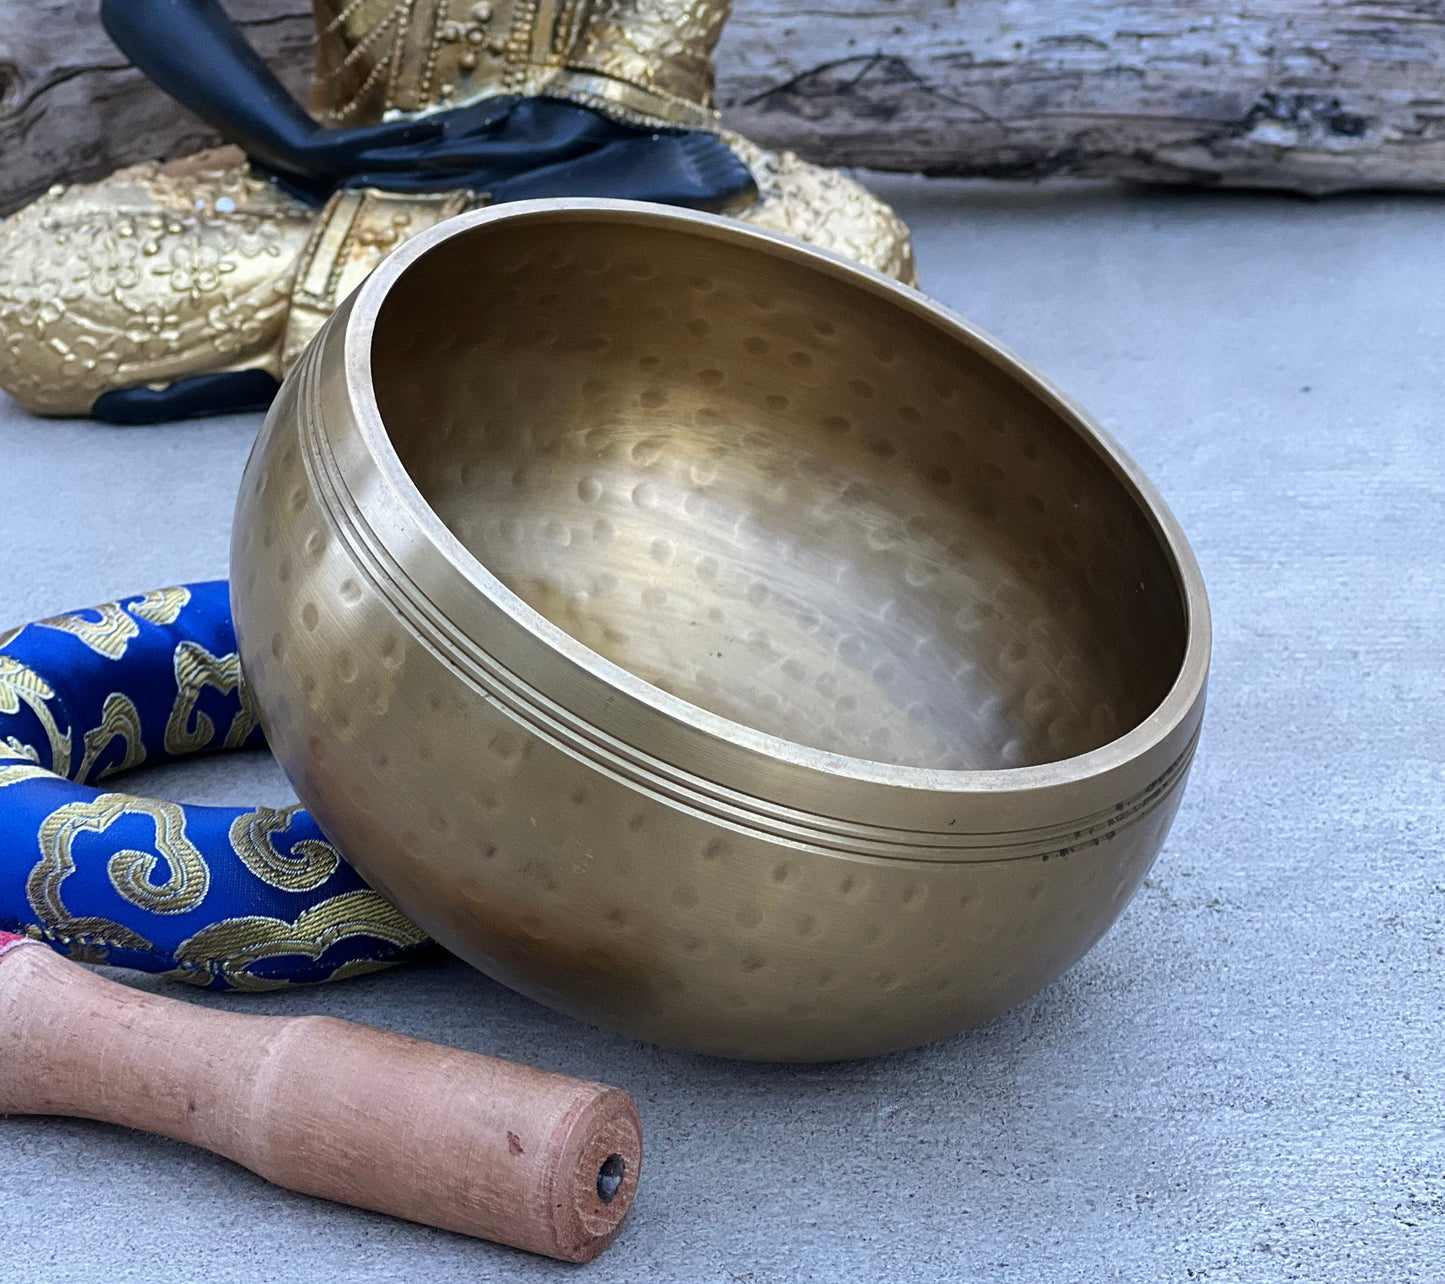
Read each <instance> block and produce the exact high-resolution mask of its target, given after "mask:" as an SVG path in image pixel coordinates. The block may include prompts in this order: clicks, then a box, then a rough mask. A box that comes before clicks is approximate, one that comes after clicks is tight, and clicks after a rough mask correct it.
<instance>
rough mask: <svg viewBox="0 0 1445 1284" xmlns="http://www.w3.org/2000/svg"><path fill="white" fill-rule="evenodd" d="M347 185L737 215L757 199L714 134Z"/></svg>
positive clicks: (641, 136) (630, 139)
mask: <svg viewBox="0 0 1445 1284" xmlns="http://www.w3.org/2000/svg"><path fill="white" fill-rule="evenodd" d="M348 186H356V187H380V188H385V189H387V190H390V191H396V192H440V191H457V190H468V191H474V192H485V193H487V194H488V195H490V196H491V198H492V199H493V200H494V201H496V202H502V201H518V200H530V199H535V198H540V197H566V196H589V197H602V198H612V199H617V200H633V201H655V202H658V203H660V204H665V205H681V206H685V207H687V208H690V209H701V210H734V209H737V208H738V207H739V206H743V205H746V204H748V203H749V202H751V201H752V200H753V199H754V198H755V197H756V195H757V189H756V187H755V185H754V183H753V176H752V173H751V172H750V171H749V169H748V167H747V166H746V165H744V164H743V162H742V161H741V160H739V159H738V158H737V156H736V155H734V153H733V152H732V150H731V149H730V148H729V147H728V146H727V144H726V143H724V142H723V141H722V140H721V139H720V138H718V137H717V136H716V135H714V134H706V133H701V132H670V133H658V134H649V133H644V132H642V131H640V130H632V131H629V133H628V134H627V135H625V136H623V137H619V138H616V139H614V140H613V141H611V142H605V143H603V144H601V145H600V146H592V147H590V148H588V149H586V150H583V151H582V152H581V153H580V154H573V155H567V156H565V158H563V159H557V160H553V161H552V162H551V163H548V164H542V165H538V166H535V167H532V166H519V165H517V164H516V163H514V162H512V161H510V160H509V162H508V163H506V164H503V163H499V162H493V163H491V164H488V165H483V166H481V167H479V168H477V169H471V170H443V169H419V170H417V171H416V172H414V173H410V174H407V173H392V174H362V175H359V176H357V177H356V178H355V179H353V180H351V182H350V183H349V184H348Z"/></svg>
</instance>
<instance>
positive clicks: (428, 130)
mask: <svg viewBox="0 0 1445 1284" xmlns="http://www.w3.org/2000/svg"><path fill="white" fill-rule="evenodd" d="M443 134H444V127H443V124H442V122H441V121H440V120H438V119H427V118H423V119H421V120H399V121H393V122H391V123H389V124H385V125H367V126H363V127H362V128H359V129H324V128H322V127H321V126H317V127H316V128H315V129H313V130H311V131H309V132H307V133H306V134H304V135H302V136H300V137H298V138H296V139H294V140H288V144H287V146H286V147H285V149H284V151H283V152H282V153H281V154H279V155H272V156H267V157H264V158H262V159H264V161H265V162H266V163H267V164H268V165H270V167H271V168H273V169H279V170H284V171H286V172H288V173H292V174H296V175H299V176H301V177H304V178H310V179H316V180H320V181H325V180H331V181H333V182H340V181H341V180H342V179H345V178H349V177H350V176H351V175H353V174H357V173H360V172H362V171H363V170H369V171H372V172H376V173H387V172H398V171H403V172H404V171H408V170H414V169H415V168H416V167H417V162H418V157H419V156H420V155H421V154H422V152H421V149H422V148H424V147H425V146H426V145H427V144H429V143H432V142H436V141H440V140H441V139H442V137H443Z"/></svg>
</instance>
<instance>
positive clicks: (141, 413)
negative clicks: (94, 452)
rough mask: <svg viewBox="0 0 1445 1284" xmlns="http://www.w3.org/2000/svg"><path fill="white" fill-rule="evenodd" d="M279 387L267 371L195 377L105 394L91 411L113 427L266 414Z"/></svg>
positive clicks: (244, 371) (118, 389)
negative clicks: (256, 413)
mask: <svg viewBox="0 0 1445 1284" xmlns="http://www.w3.org/2000/svg"><path fill="white" fill-rule="evenodd" d="M280 386H281V385H280V384H279V383H277V382H276V379H275V376H274V375H270V374H268V373H267V372H266V371H264V370H237V371H232V372H229V373H227V374H203V375H193V376H192V377H191V378H189V379H177V380H176V381H175V382H174V383H168V384H166V385H164V386H163V387H152V386H150V385H142V386H140V387H138V388H117V389H115V390H114V391H113V392H106V393H102V394H101V395H100V396H99V397H98V398H97V399H96V402H95V405H93V406H92V407H91V408H90V413H91V415H92V417H94V418H96V419H102V420H104V421H105V422H106V423H112V424H161V423H169V422H171V421H173V420H176V419H204V418H206V417H207V416H209V415H230V414H238V413H240V412H241V411H245V410H265V409H266V407H267V406H269V405H270V404H271V402H272V400H273V399H274V398H275V396H276V392H277V390H278V389H279V388H280Z"/></svg>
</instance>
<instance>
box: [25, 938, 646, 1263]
mask: <svg viewBox="0 0 1445 1284" xmlns="http://www.w3.org/2000/svg"><path fill="white" fill-rule="evenodd" d="M0 1040H3V1046H4V1047H5V1049H6V1052H5V1055H4V1056H3V1057H0V1113H5V1114H39V1115H75V1116H79V1117H82V1118H87V1119H99V1120H104V1121H106V1122H109V1123H116V1124H123V1125H125V1126H126V1127H130V1128H141V1129H144V1130H145V1131H147V1132H155V1133H161V1134H162V1135H164V1136H167V1137H174V1138H176V1139H177V1140H179V1141H185V1142H189V1143H191V1144H192V1145H196V1146H202V1147H204V1148H205V1149H207V1150H211V1151H215V1152H216V1153H217V1154H220V1155H224V1156H226V1157H227V1158H229V1159H232V1160H235V1161H236V1162H237V1163H239V1164H242V1165H244V1166H245V1167H247V1168H249V1169H250V1170H251V1171H252V1172H254V1173H257V1174H259V1175H260V1176H262V1177H264V1178H266V1180H268V1181H272V1182H275V1183H276V1184H277V1185H279V1186H285V1187H287V1188H288V1189H290V1190H296V1191H301V1192H303V1193H305V1194H308V1195H319V1196H321V1197H323V1198H326V1199H334V1200H338V1201H340V1202H341V1203H345V1204H353V1205H355V1206H356V1207H358V1208H369V1209H373V1210H375V1211H376V1212H382V1213H390V1214H392V1215H393V1216H396V1217H405V1218H409V1219H410V1220H412V1221H417V1222H425V1223H427V1224H429V1225H432V1226H440V1227H443V1228H444V1229H446V1230H452V1231H459V1232H461V1233H462V1234H464V1235H475V1236H478V1237H480V1238H483V1239H489V1240H495V1241H497V1242H498V1243H502V1244H510V1245H512V1246H513V1247H516V1248H522V1249H526V1250H528V1251H530V1252H533V1253H543V1254H546V1255H547V1256H549V1257H556V1258H560V1259H562V1260H564V1261H570V1262H585V1261H590V1260H591V1259H592V1258H594V1257H596V1256H597V1254H598V1253H600V1252H601V1251H602V1250H603V1249H605V1248H606V1247H607V1246H608V1245H609V1244H610V1243H611V1242H612V1240H613V1239H614V1237H615V1236H616V1234H617V1231H618V1228H619V1227H620V1226H621V1223H622V1220H623V1218H624V1217H626V1215H627V1211H628V1208H629V1207H630V1206H631V1203H632V1199H633V1195H634V1194H635V1193H636V1190H637V1178H638V1173H639V1170H640V1167H641V1162H642V1130H641V1124H640V1122H639V1120H638V1116H637V1107H636V1105H635V1104H634V1103H633V1100H632V1098H631V1097H630V1096H628V1094H627V1093H625V1092H623V1091H621V1090H620V1089H618V1088H609V1087H606V1086H605V1085H603V1084H597V1083H587V1082H584V1081H583V1080H580V1079H572V1078H569V1077H567V1076H565V1075H559V1074H550V1073H547V1072H546V1071H542V1070H534V1069H531V1068H530V1067H527V1066H520V1065H515V1064H513V1063H511V1062H508V1061H499V1060H497V1059H495V1058H492V1057H484V1056H479V1055H477V1054H475V1053H471V1052H462V1051H458V1050H456V1049H453V1048H445V1047H441V1046H439V1045H437V1044H432V1043H425V1042H423V1041H421V1040H419V1039H409V1038H404V1037H402V1036H400V1035H395V1034H388V1033H385V1032H384V1031H381V1030H373V1029H370V1028H369V1027H367V1026H361V1025H354V1024H352V1023H351V1022H348V1021H337V1020H333V1019H331V1018H329V1017H264V1016H242V1015H237V1014H234V1013H229V1012H217V1011H214V1010H210V1009H206V1008H200V1007H196V1006H193V1005H192V1004H189V1003H182V1002H179V1001H177V1000H174V999H164V998H159V997H156V996H154V995H150V994H145V993H142V992H140V991H137V990H131V989H129V988H127V987H125V986H123V985H118V984H116V983H115V982H113V981H108V980H106V979H105V978H103V977H101V976H98V975H96V974H95V973H92V972H89V971H87V970H86V969H85V968H82V967H80V966H79V965H77V964H75V963H71V962H69V961H67V960H66V959H63V958H61V957H60V956H59V955H57V954H54V953H52V952H51V951H50V950H49V949H47V948H45V947H44V946H43V945H40V944H38V943H36V942H33V941H29V940H27V939H26V938H24V937H19V936H12V935H9V934H8V933H3V932H0Z"/></svg>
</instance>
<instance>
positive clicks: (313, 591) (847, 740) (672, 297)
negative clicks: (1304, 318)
mask: <svg viewBox="0 0 1445 1284" xmlns="http://www.w3.org/2000/svg"><path fill="white" fill-rule="evenodd" d="M234 541H235V542H234V546H233V593H234V595H235V603H234V605H235V611H236V619H237V624H238V630H239V635H240V645H241V653H242V657H243V662H244V665H245V671H246V675H247V678H248V681H249V683H250V686H251V689H252V691H253V693H254V695H255V697H256V699H257V701H258V703H259V704H260V707H261V709H262V712H263V717H264V721H265V724H266V729H267V733H268V736H269V737H270V740H271V743H272V745H273V747H274V748H275V749H276V752H277V754H278V756H279V758H280V759H281V761H282V763H283V765H284V766H285V767H286V769H287V771H288V773H289V774H290V775H291V778H292V781H293V783H294V784H295V786H296V789H297V792H298V794H299V795H300V796H301V798H302V800H303V801H304V802H305V803H306V805H307V806H308V807H309V808H310V809H311V810H312V812H313V814H315V815H316V816H317V817H318V819H320V821H321V823H322V825H323V826H324V827H325V829H326V831H327V833H328V835H329V836H331V837H332V839H333V840H334V841H336V842H337V843H338V844H339V845H340V846H341V848H342V850H343V851H344V852H345V853H346V855H347V857H348V858H349V859H351V860H352V861H354V862H355V863H356V864H357V866H358V867H359V868H360V869H361V870H362V871H363V873H364V874H365V875H366V876H367V877H368V878H369V879H370V880H371V881H372V882H373V883H374V884H375V885H376V886H377V887H378V888H379V889H380V890H381V891H383V892H384V893H385V894H386V895H388V896H389V897H390V898H391V899H393V900H394V901H395V902H396V903H397V904H398V905H399V906H400V907H401V908H403V909H404V910H405V911H406V912H407V913H408V914H410V915H412V916H413V917H414V918H415V919H416V920H417V921H418V922H419V923H420V924H421V925H422V926H424V927H425V928H426V929H427V930H428V931H429V932H431V933H432V934H433V935H434V936H436V937H437V939H439V940H440V941H441V942H442V943H443V944H445V945H447V946H448V947H449V948H451V949H453V950H454V951H456V952H457V953H459V954H461V955H462V956H463V957H465V958H468V959H469V960H470V961H472V962H473V963H474V964H476V965H477V966H478V967H480V968H482V969H483V970H484V971H486V972H488V973H490V974H491V975H493V976H496V977H497V978H498V979H500V980H502V981H504V982H506V983H507V984H510V985H513V986H514V987H516V988H518V989H520V990H522V991H523V992H524V993H527V994H530V995H532V996H534V997H536V998H539V999H541V1000H542V1001H544V1002H548V1003H550V1004H552V1005H554V1006H556V1007H559V1008H561V1009H563V1010H565V1011H568V1012H571V1013H574V1014H576V1015H578V1016H581V1017H583V1018H585V1019H588V1020H592V1021H596V1022H599V1023H601V1024H605V1025H608V1026H610V1027H613V1028H616V1029H621V1030H625V1031H627V1032H630V1033H633V1034H635V1035H638V1036H639V1037H643V1038H648V1039H653V1040H657V1041H660V1042H663V1043H667V1044H672V1045H678V1046H684V1047H689V1048H695V1049H699V1050H703V1051H708V1052H714V1053H720V1054H724V1055H733V1056H747V1057H758V1058H767V1059H826V1058H834V1057H845V1056H857V1055H865V1054H869V1053H874V1052H880V1051H885V1050H888V1049H893V1048H899V1047H904V1046H909V1045H912V1044H917V1043H920V1042H924V1041H927V1040H930V1039H934V1038H939V1037H943V1036H945V1035H947V1034H949V1033H952V1032H953V1031H955V1030H957V1029H959V1028H960V1027H962V1026H964V1025H966V1024H970V1023H975V1022H978V1021H982V1020H985V1019H987V1018H988V1017H990V1016H992V1015H994V1014H996V1013H997V1012H999V1011H1002V1010H1003V1009H1005V1008H1007V1007H1008V1006H1010V1005H1012V1004H1014V1003H1017V1002H1018V1001H1020V1000H1022V999H1024V998H1026V997H1028V996H1029V995H1031V994H1033V993H1035V992H1036V991H1037V990H1038V989H1040V988H1041V987H1042V986H1044V985H1046V984H1047V983H1048V982H1049V981H1050V980H1052V979H1053V978H1054V977H1056V976H1058V975H1059V974H1060V973H1061V972H1062V971H1063V970H1064V969H1065V968H1067V967H1068V966H1070V965H1071V964H1072V963H1073V962H1074V961H1075V960H1076V959H1077V958H1078V957H1080V955H1082V953H1083V952H1084V951H1085V950H1086V949H1088V947H1089V946H1090V945H1091V944H1092V943H1093V942H1094V941H1096V940H1097V939H1098V938H1099V936H1100V935H1102V934H1103V932H1104V931H1106V930H1107V928H1108V927H1109V925H1110V924H1111V923H1112V922H1113V921H1114V919H1115V918H1116V917H1117V915H1118V914H1119V913H1120V911H1121V910H1122V908H1123V907H1124V905H1125V904H1126V903H1127V901H1128V899H1129V897H1130V896H1131V895H1132V894H1133V892H1134V890H1135V889H1136V888H1137V886H1138V885H1139V883H1140V881H1141V880H1142V878H1143V877H1144V874H1145V873H1146V872H1147V870H1148V867H1149V865H1150V864H1151V862H1152V861H1153V859H1154V857H1155V855H1156V854H1157V852H1158V850H1159V847H1160V845H1161V844H1162V842H1163V839H1164V836H1165V833H1166V832H1167V829H1168V825H1169V822H1170V820H1171V818H1172V816H1173V813H1174V810H1175V808H1176V807H1177V805H1178V801H1179V795H1180V792H1181V790H1182V786H1183V782H1184V778H1185V775H1186V773H1187V768H1188V763H1189V759H1190V755H1191V754H1192V750H1193V744H1194V740H1195V737H1196V735H1197V730H1198V725H1199V719H1200V717H1201V716H1202V711H1203V696H1204V677H1205V672H1206V669H1207V661H1208V633H1209V629H1208V613H1207V605H1206V603H1205V599H1204V595H1203V589H1202V584H1201V583H1200V582H1199V579H1198V572H1197V569H1196V568H1195V567H1194V564H1193V561H1192V558H1191V557H1190V555H1189V552H1188V548H1187V545H1186V544H1185V543H1184V541H1183V539H1182V536H1180V535H1179V533H1178V531H1177V528H1176V527H1175V526H1174V524H1173V522H1172V519H1171V518H1170V517H1169V516H1168V513H1167V510H1165V509H1164V508H1163V506H1162V503H1160V501H1158V499H1157V496H1155V495H1154V494H1153V492H1152V490H1151V489H1150V488H1148V485H1147V482H1144V481H1143V480H1142V479H1141V478H1139V477H1138V475H1137V471H1136V470H1134V469H1133V468H1132V465H1130V464H1129V463H1128V461H1127V459H1125V458H1124V457H1123V456H1122V455H1121V454H1120V453H1119V452H1118V450H1117V448H1116V447H1114V446H1112V444H1111V443H1109V442H1107V440H1106V439H1105V438H1103V437H1102V435H1101V434H1099V433H1098V432H1097V431H1096V430H1095V429H1094V428H1093V426H1092V425H1091V424H1090V423H1089V422H1088V421H1087V420H1086V419H1085V418H1084V417H1083V416H1082V415H1081V414H1080V413H1079V412H1077V411H1076V410H1075V409H1074V408H1072V407H1070V406H1069V405H1067V403H1065V402H1063V401H1061V400H1060V399H1059V398H1058V397H1057V395H1056V394H1053V393H1052V391H1051V390H1050V389H1048V388H1047V387H1046V385H1043V384H1042V383H1041V381H1039V380H1038V379H1037V378H1036V377H1035V376H1033V375H1032V373H1031V372H1029V371H1027V370H1026V368H1024V367H1022V365H1021V364H1019V363H1017V362H1016V361H1015V360H1014V359H1012V358H1010V357H1008V356H1007V355H1006V354H1003V353H1002V352H1001V351H999V350H998V349H997V347H996V346H995V345H992V344H991V343H990V342H989V341H988V340H986V339H985V338H983V337H982V336H978V335H977V334H976V332H973V331H970V330H968V329H967V327H965V326H963V325H962V324H961V323H960V322H958V321H957V320H956V319H955V318H952V317H951V316H949V315H948V314H946V313H945V312H944V311H943V310H942V309H939V308H937V307H936V306H934V305H931V304H928V303H927V302H926V301H923V300H920V299H918V298H917V296H916V295H913V294H912V293H911V292H909V291H906V290H904V289H903V288H902V287H899V286H897V285H894V284H892V283H889V282H886V281H884V280H883V278H881V277H876V276H874V275H873V274H870V273H867V272H865V271H862V270H860V269H858V268H856V267H852V266H847V265H844V264H842V263H841V262H839V261H836V260H832V259H830V258H828V257H827V256H824V255H820V254H818V253H817V252H816V251H811V250H808V249H806V248H804V247H801V246H797V245H791V244H786V243H784V242H782V241H780V240H777V239H774V238H771V237H769V236H767V235H766V234H763V233H758V232H754V231H749V230H747V229H742V228H738V227H737V226H736V225H735V224H734V225H728V224H726V223H724V222H723V221H722V220H718V219H712V218H709V217H707V216H702V215H694V214H681V213H677V212H673V211H666V212H664V211H661V210H658V209H656V208H654V207H644V206H627V205H624V204H614V203H603V202H539V203H536V204H535V205H527V206H514V207H506V208H504V209H502V210H497V211H486V212H483V213H482V214H479V215H468V216H465V217H463V218H461V219H457V220H453V221H452V222H451V223H449V224H447V225H444V226H442V227H439V228H437V229H434V230H433V231H431V232H429V233H425V234H423V236H422V237H420V238H418V242H417V243H413V244H412V245H409V246H408V247H406V248H405V249H404V250H403V251H402V252H400V253H399V254H398V255H397V256H396V257H395V259H394V260H393V261H391V262H390V263H388V264H387V265H384V266H383V267H382V268H381V269H380V270H379V271H378V273H377V274H376V276H374V277H373V278H372V280H371V281H370V282H369V283H368V284H367V285H366V286H365V287H363V289H362V290H361V291H360V292H359V294H358V295H357V296H354V297H353V299H352V301H351V302H350V304H348V305H347V306H345V307H343V309H342V310H341V311H340V312H339V313H338V314H337V316H336V318H335V319H334V320H333V321H332V323H331V324H330V325H329V326H328V328H327V329H326V330H325V331H324V332H323V333H322V335H321V336H320V337H319V338H318V339H317V341H316V342H315V343H314V344H313V345H312V347H311V348H310V349H308V351H307V354H306V355H305V356H304V357H303V359H302V361H301V363H300V365H299V366H298V368H297V370H296V372H295V373H294V374H293V375H292V376H291V378H290V379H288V381H287V383H286V385H285V387H284V389H283V393H282V396H281V398H280V400H279V401H278V403H277V405H276V407H275V408H274V409H273V411H272V413H271V415H270V417H269V419H268V421H267V425H266V427H265V429H264V430H263V433H262V436H261V438H260V439H259V440H258V443H257V446H256V450H255V453H254V455H253V457H252V461H251V464H250V466H249V468H248V470H247V473H246V477H245V480H244V482H243V485H242V492H241V498H240V503H239V507H238V511H237V520H236V526H235V537H234Z"/></svg>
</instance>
